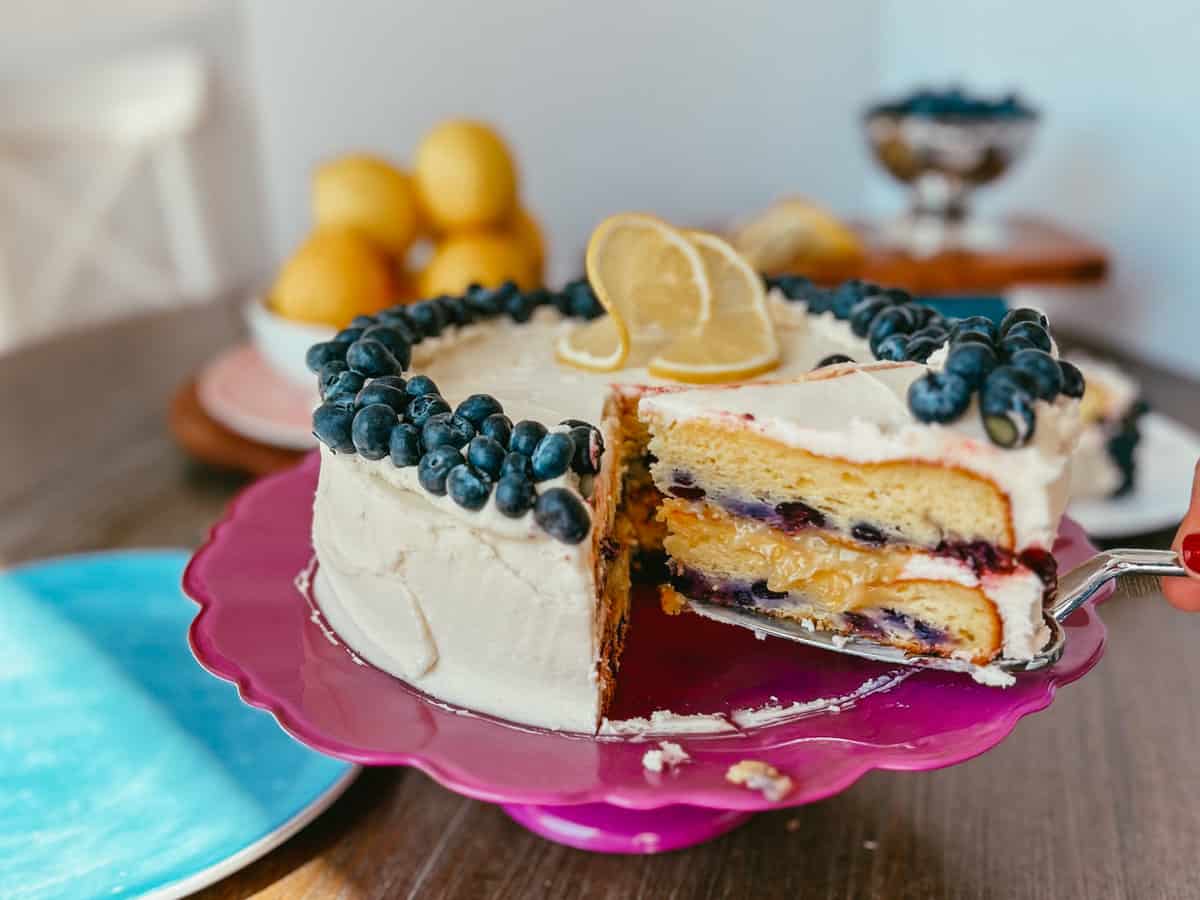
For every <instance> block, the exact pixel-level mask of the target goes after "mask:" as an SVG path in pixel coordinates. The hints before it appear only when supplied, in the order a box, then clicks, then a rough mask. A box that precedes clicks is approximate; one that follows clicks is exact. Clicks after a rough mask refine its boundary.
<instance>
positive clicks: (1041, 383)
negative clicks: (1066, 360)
mask: <svg viewBox="0 0 1200 900" xmlns="http://www.w3.org/2000/svg"><path fill="white" fill-rule="evenodd" d="M1008 364H1009V365H1010V366H1012V367H1013V368H1014V369H1018V370H1020V371H1022V372H1024V373H1025V374H1026V375H1028V376H1029V377H1030V378H1031V379H1032V380H1033V391H1034V394H1035V395H1036V396H1037V397H1040V398H1041V399H1042V400H1053V399H1054V398H1055V397H1057V396H1058V395H1059V394H1060V393H1061V392H1062V387H1063V372H1062V368H1060V367H1059V364H1058V360H1056V359H1055V358H1054V357H1053V356H1051V355H1050V354H1049V353H1045V352H1043V351H1042V350H1020V351H1018V352H1016V353H1014V354H1013V355H1012V356H1011V357H1010V358H1009V360H1008Z"/></svg>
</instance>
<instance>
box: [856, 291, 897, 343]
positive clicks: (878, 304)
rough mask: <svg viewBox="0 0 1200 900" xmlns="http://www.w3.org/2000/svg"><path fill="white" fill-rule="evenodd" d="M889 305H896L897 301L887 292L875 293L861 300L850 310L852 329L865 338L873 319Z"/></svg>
mask: <svg viewBox="0 0 1200 900" xmlns="http://www.w3.org/2000/svg"><path fill="white" fill-rule="evenodd" d="M889 306H895V301H894V300H893V299H892V298H891V297H889V296H887V295H886V294H874V295H872V296H870V297H864V298H863V299H862V300H859V301H858V302H857V303H855V304H854V307H853V308H852V309H851V310H850V330H851V331H853V332H854V333H855V334H856V335H858V336H859V337H860V338H865V337H866V336H867V332H868V331H869V330H870V328H871V321H872V320H873V319H874V318H875V316H876V315H878V314H879V313H880V312H882V311H883V310H885V309H887V308H888V307H889Z"/></svg>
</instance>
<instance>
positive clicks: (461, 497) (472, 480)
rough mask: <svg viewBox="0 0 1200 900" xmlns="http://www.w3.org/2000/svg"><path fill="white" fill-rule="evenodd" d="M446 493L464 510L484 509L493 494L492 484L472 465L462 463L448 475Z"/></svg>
mask: <svg viewBox="0 0 1200 900" xmlns="http://www.w3.org/2000/svg"><path fill="white" fill-rule="evenodd" d="M446 491H447V493H449V494H450V499H451V500H453V501H454V502H455V503H457V504H458V505H459V506H461V507H462V508H463V509H483V507H484V505H485V504H486V503H487V499H488V495H489V494H491V492H492V482H491V481H490V480H489V479H488V477H487V476H486V475H484V474H483V473H482V472H480V471H479V470H478V469H476V468H475V467H474V466H472V465H471V464H470V463H462V464H461V465H457V466H455V467H454V468H453V469H451V470H450V472H449V473H448V474H447V475H446Z"/></svg>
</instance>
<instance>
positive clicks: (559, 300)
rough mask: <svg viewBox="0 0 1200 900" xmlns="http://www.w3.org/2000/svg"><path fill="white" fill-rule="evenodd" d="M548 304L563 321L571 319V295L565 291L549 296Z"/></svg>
mask: <svg viewBox="0 0 1200 900" xmlns="http://www.w3.org/2000/svg"><path fill="white" fill-rule="evenodd" d="M550 302H551V303H552V304H553V305H554V308H555V309H557V310H558V314H559V315H560V316H562V317H563V318H564V319H569V318H571V295H570V294H568V293H567V292H566V291H565V290H563V291H556V292H554V293H553V294H551V295H550Z"/></svg>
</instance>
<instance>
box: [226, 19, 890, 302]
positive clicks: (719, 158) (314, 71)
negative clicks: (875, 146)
mask: <svg viewBox="0 0 1200 900" xmlns="http://www.w3.org/2000/svg"><path fill="white" fill-rule="evenodd" d="M244 10H245V16H246V23H247V39H248V41H249V48H250V53H251V65H252V70H253V72H254V79H255V85H256V87H257V91H258V109H259V115H260V119H259V128H260V134H261V141H262V153H263V172H264V177H265V180H266V188H267V197H268V201H269V204H270V223H271V235H272V238H273V249H274V253H275V255H276V257H279V256H281V255H282V254H283V253H285V252H286V251H287V250H288V249H290V248H291V247H293V246H294V245H295V244H296V243H297V242H298V241H299V240H300V238H301V237H302V235H303V234H304V232H305V230H306V229H307V228H308V227H309V224H310V220H309V212H308V195H307V184H308V176H309V172H310V170H311V168H312V166H313V165H314V164H315V163H317V162H318V161H319V160H321V159H322V158H323V157H327V156H331V155H335V154H338V153H342V152H345V151H347V150H350V149H354V148H366V149H374V150H377V151H381V152H385V153H388V154H390V155H392V156H394V157H395V158H397V159H401V160H405V159H407V158H408V157H409V155H410V153H411V150H412V148H413V147H414V146H415V144H416V142H417V140H418V139H419V137H420V135H421V134H422V132H423V131H425V129H427V128H428V127H429V126H430V125H432V124H433V123H434V122H436V121H438V120H439V119H441V118H444V117H447V116H451V115H466V116H473V117H479V118H483V119H488V120H491V121H493V122H495V123H497V124H498V125H499V126H500V127H501V129H502V130H503V131H504V133H505V134H506V135H507V136H508V138H509V139H510V141H511V142H512V143H513V145H515V147H516V151H517V154H518V157H519V161H520V164H521V173H522V179H523V192H524V196H525V197H526V199H527V202H528V204H529V205H530V206H531V207H532V209H533V210H534V211H535V212H536V213H537V214H538V215H540V216H541V217H542V219H543V221H544V224H545V225H546V226H547V229H548V231H549V233H550V235H551V236H552V240H553V246H552V275H553V277H555V278H557V279H561V278H565V277H569V276H571V275H573V274H575V273H576V272H577V271H578V270H579V267H580V262H579V260H580V253H581V251H582V247H583V245H584V244H585V243H586V239H587V235H588V233H589V231H590V230H591V228H592V226H593V225H594V224H595V223H596V222H597V221H599V220H600V218H602V217H603V216H604V215H605V214H607V213H610V212H615V211H619V210H624V209H634V208H636V209H649V210H653V211H656V212H658V213H660V214H663V215H665V216H667V217H669V218H672V219H675V220H677V221H680V222H696V223H703V222H711V221H714V220H717V221H719V220H721V219H723V218H726V217H728V216H731V215H734V214H738V213H746V212H748V211H750V210H751V209H752V208H754V207H755V206H756V205H759V204H764V203H766V202H768V201H769V200H770V199H772V198H773V197H775V196H777V195H778V194H780V193H781V192H784V191H788V190H795V191H803V192H806V193H809V194H811V195H813V196H815V197H818V198H820V199H821V200H823V201H826V202H828V203H829V204H831V205H832V206H834V207H835V208H838V209H855V208H858V207H859V206H860V205H861V202H862V199H863V191H864V185H865V183H866V173H867V170H868V167H869V162H868V160H867V157H866V154H865V152H864V151H863V149H862V145H861V140H860V138H859V136H858V134H857V128H856V124H855V117H854V115H853V112H852V111H853V110H856V109H858V108H860V107H861V106H862V105H863V104H864V103H865V102H866V100H867V99H868V98H869V97H870V96H871V95H872V94H873V93H874V90H875V85H876V79H877V73H876V60H877V58H878V51H879V48H878V46H877V41H878V35H879V31H878V27H877V26H878V5H877V3H875V2H872V0H854V2H846V3H841V4H836V5H835V4H822V5H820V6H816V5H812V4H800V3H785V2H782V0H781V2H775V3H762V2H756V3H745V4H733V3H729V2H711V0H656V2H654V3H645V2H631V0H614V2H607V3H588V4H583V3H572V4H567V3H555V2H550V0H507V2H503V3H481V2H464V0H407V2H403V3H396V2H390V0H361V2H356V3H354V4H353V5H351V6H347V5H344V4H334V3H327V2H320V0H298V2H289V0H255V2H252V3H247V4H246V6H245V8H244Z"/></svg>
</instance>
